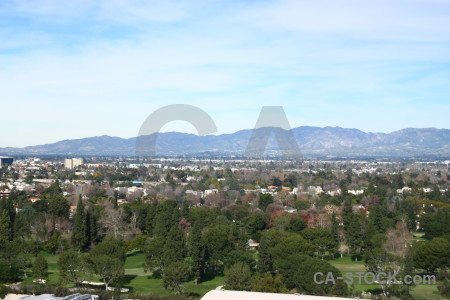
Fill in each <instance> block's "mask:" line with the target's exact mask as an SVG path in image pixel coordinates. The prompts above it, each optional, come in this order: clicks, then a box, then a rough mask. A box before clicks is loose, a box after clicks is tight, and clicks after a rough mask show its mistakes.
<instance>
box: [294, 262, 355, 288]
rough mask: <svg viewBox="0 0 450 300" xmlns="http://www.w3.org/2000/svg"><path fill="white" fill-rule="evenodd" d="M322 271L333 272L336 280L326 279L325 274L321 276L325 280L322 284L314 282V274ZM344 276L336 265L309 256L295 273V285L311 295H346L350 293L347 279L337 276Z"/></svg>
mask: <svg viewBox="0 0 450 300" xmlns="http://www.w3.org/2000/svg"><path fill="white" fill-rule="evenodd" d="M318 272H321V273H322V274H324V275H325V276H326V274H329V273H331V274H333V278H334V279H335V280H334V281H330V282H328V281H325V278H326V277H325V276H324V277H323V278H319V280H320V279H322V280H324V282H323V283H322V284H317V283H316V282H314V275H315V274H317V273H318ZM339 277H341V278H342V273H341V272H340V271H339V270H338V269H336V268H335V267H334V266H332V265H331V264H329V263H328V262H325V261H323V260H319V259H316V258H311V257H307V258H306V259H305V260H304V261H303V262H302V263H301V264H300V265H299V266H298V268H297V271H296V272H295V274H294V278H293V281H294V285H295V288H296V289H297V290H298V291H302V292H305V293H307V294H311V295H337V296H345V295H347V294H348V288H347V285H346V284H345V281H343V280H339V279H337V280H336V278H339Z"/></svg>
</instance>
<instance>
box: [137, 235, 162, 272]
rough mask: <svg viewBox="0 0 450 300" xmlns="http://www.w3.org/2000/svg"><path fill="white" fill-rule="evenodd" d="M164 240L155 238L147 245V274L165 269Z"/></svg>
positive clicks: (145, 247)
mask: <svg viewBox="0 0 450 300" xmlns="http://www.w3.org/2000/svg"><path fill="white" fill-rule="evenodd" d="M163 253H164V239H163V238H160V237H154V238H151V239H149V240H147V242H146V243H145V246H144V256H145V261H144V263H143V265H142V266H143V268H144V271H145V272H149V271H150V272H151V273H154V272H155V271H158V270H161V269H163Z"/></svg>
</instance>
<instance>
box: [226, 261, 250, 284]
mask: <svg viewBox="0 0 450 300" xmlns="http://www.w3.org/2000/svg"><path fill="white" fill-rule="evenodd" d="M251 279H252V273H251V271H250V268H249V267H248V265H247V264H245V263H242V262H238V263H236V264H234V265H233V266H231V267H230V268H227V269H225V288H226V289H229V290H235V291H248V290H249V289H250V287H251Z"/></svg>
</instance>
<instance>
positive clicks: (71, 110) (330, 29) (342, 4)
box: [0, 0, 450, 147]
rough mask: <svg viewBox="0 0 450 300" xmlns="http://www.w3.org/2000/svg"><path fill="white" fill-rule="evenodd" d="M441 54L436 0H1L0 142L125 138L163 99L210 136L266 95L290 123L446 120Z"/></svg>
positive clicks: (243, 122) (233, 125)
mask: <svg viewBox="0 0 450 300" xmlns="http://www.w3.org/2000/svg"><path fill="white" fill-rule="evenodd" d="M449 53H450V1H446V0H408V1H406V0H399V1H387V0H378V1H364V2H361V1H354V0H342V1H331V0H330V1H324V0H318V1H301V0H299V1H294V0H291V1H289V0H286V1H202V0H199V1H132V0H130V1H116V0H104V1H87V0H86V1H56V0H39V1H34V2H23V1H14V0H12V1H2V2H0V66H1V67H0V83H1V89H0V99H1V100H0V101H1V102H0V103H1V105H2V116H1V118H0V128H1V135H0V137H1V139H0V147H8V146H11V147H23V146H30V145H40V144H46V143H53V142H56V141H60V140H64V139H76V138H85V137H91V136H99V135H105V134H106V135H110V136H119V137H123V138H129V137H134V136H137V135H138V131H139V128H140V126H141V124H142V123H143V122H144V120H145V118H146V117H147V116H148V115H149V114H151V113H152V112H153V111H155V110H157V109H158V108H161V107H163V106H165V105H169V104H190V105H195V106H197V107H199V108H201V109H203V110H204V111H206V112H207V113H208V114H209V115H210V116H211V117H212V118H213V120H214V121H215V123H216V125H217V128H218V134H222V133H232V132H235V131H238V130H241V129H252V128H253V127H254V125H255V124H256V120H257V118H258V115H259V113H260V111H261V108H262V106H272V105H281V106H283V107H284V110H285V112H286V115H287V117H288V120H289V122H290V125H291V127H292V128H294V127H298V126H305V125H307V126H320V127H325V126H340V127H344V128H357V129H360V130H363V131H365V132H385V133H388V132H392V131H396V130H399V129H403V128H408V127H414V128H428V127H436V128H450V121H449V118H448V113H449V111H450V101H449V100H450V99H449V97H450V55H449ZM163 131H180V132H190V133H194V132H195V130H194V128H193V127H192V126H191V125H187V123H185V122H181V121H177V122H173V123H171V124H168V125H166V126H164V128H163Z"/></svg>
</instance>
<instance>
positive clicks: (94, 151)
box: [0, 126, 450, 157]
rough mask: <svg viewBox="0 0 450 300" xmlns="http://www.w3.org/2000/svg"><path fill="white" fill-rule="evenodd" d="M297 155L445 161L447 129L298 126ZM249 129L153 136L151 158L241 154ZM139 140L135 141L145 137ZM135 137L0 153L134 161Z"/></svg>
mask: <svg viewBox="0 0 450 300" xmlns="http://www.w3.org/2000/svg"><path fill="white" fill-rule="evenodd" d="M256 130H257V131H261V132H262V131H267V132H263V133H264V134H268V132H278V133H279V134H283V132H285V133H286V132H287V131H286V130H283V129H281V128H272V127H264V128H258V129H256ZM290 131H291V132H292V134H293V135H294V136H295V138H296V139H297V142H298V144H299V147H300V150H301V152H302V153H303V154H305V155H308V154H311V155H325V156H327V155H328V156H341V155H360V156H404V157H409V156H416V155H440V156H450V130H449V129H438V128H433V127H431V128H404V129H400V130H397V131H393V132H391V133H381V132H364V131H362V130H359V129H356V128H343V127H339V126H336V127H332V126H327V127H315V126H300V127H296V128H293V129H291V130H290ZM252 133H254V130H252V129H243V130H239V131H236V132H234V133H225V134H220V135H205V136H198V135H195V134H192V133H181V132H164V133H158V135H157V142H156V145H157V146H156V151H157V152H156V154H157V155H169V156H182V155H194V156H195V155H199V154H201V153H205V152H208V153H210V152H212V153H217V154H224V155H242V154H243V153H244V152H245V149H246V146H247V143H248V141H249V139H250V136H251V135H252ZM150 137H151V136H145V137H140V138H139V139H146V138H150ZM136 142H137V138H136V137H131V138H120V137H115V136H109V135H101V136H94V137H87V138H80V139H65V140H61V141H58V142H55V143H49V144H43V145H36V146H27V147H23V148H14V147H5V148H0V154H3V155H5V154H6V155H19V154H22V155H52V154H54V155H125V156H134V155H135V149H136ZM266 149H267V150H268V151H276V150H277V149H278V147H277V143H276V139H274V138H271V139H269V143H268V145H267V148H266Z"/></svg>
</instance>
